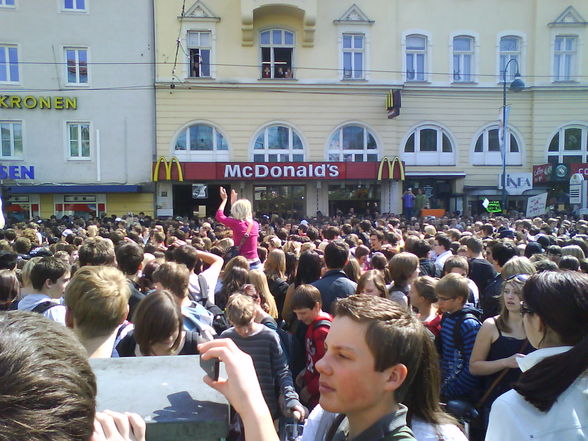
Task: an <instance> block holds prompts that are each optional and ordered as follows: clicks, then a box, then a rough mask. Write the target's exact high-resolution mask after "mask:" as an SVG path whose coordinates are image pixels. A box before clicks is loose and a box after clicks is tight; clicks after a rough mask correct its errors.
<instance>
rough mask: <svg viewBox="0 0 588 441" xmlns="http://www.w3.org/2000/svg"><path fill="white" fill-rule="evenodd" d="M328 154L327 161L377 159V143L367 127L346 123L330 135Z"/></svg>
mask: <svg viewBox="0 0 588 441" xmlns="http://www.w3.org/2000/svg"><path fill="white" fill-rule="evenodd" d="M328 155H329V161H353V162H365V161H377V160H378V143H377V142H376V138H375V137H374V135H373V134H372V133H371V132H370V131H369V130H368V129H367V128H365V127H362V126H358V125H353V124H348V125H345V126H343V127H340V128H338V129H337V130H335V133H333V134H332V135H331V138H330V139H329V154H328Z"/></svg>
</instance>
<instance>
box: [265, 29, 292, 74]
mask: <svg viewBox="0 0 588 441" xmlns="http://www.w3.org/2000/svg"><path fill="white" fill-rule="evenodd" d="M274 31H280V32H281V33H282V41H283V43H279V44H278V43H274V42H273V32H274ZM264 32H269V34H270V42H269V43H267V44H264V43H262V42H261V35H262V34H263V33H264ZM286 32H288V33H290V34H292V44H286V42H285V41H286ZM258 38H259V60H260V63H259V65H260V66H261V71H260V78H263V79H266V80H269V79H271V80H284V79H294V78H295V75H294V65H295V63H294V56H295V52H296V50H295V49H296V32H294V31H293V30H291V29H285V28H275V27H274V28H268V29H261V30H260V31H259V34H258ZM264 48H270V61H269V67H270V76H269V77H264V76H263V70H264V67H265V66H264V63H265V64H267V62H264V61H263V49H264ZM283 48H290V49H292V54H291V56H290V64H291V66H290V76H289V77H286V76H284V77H276V67H279V66H276V61H275V51H274V49H283ZM284 74H286V72H284Z"/></svg>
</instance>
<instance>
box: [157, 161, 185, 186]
mask: <svg viewBox="0 0 588 441" xmlns="http://www.w3.org/2000/svg"><path fill="white" fill-rule="evenodd" d="M161 164H163V166H164V167H165V179H166V180H167V181H171V179H172V175H171V174H172V167H173V165H174V164H175V165H176V168H177V170H178V181H179V182H183V181H184V173H183V172H182V164H180V161H179V160H178V158H176V157H175V156H173V157H172V158H170V159H169V160H168V159H166V158H165V156H161V157H160V158H159V159H158V160H157V162H156V163H155V166H154V167H153V182H157V181H159V166H160V165H161Z"/></svg>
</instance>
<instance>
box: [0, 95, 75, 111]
mask: <svg viewBox="0 0 588 441" xmlns="http://www.w3.org/2000/svg"><path fill="white" fill-rule="evenodd" d="M0 109H55V110H77V109H78V99H77V98H76V97H69V96H32V95H27V96H24V97H22V96H18V95H0Z"/></svg>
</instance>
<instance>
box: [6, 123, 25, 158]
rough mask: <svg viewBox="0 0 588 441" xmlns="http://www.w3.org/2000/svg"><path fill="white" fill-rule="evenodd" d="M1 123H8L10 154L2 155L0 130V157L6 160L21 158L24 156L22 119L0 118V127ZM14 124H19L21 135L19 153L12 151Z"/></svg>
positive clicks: (13, 145) (13, 146)
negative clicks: (20, 151)
mask: <svg viewBox="0 0 588 441" xmlns="http://www.w3.org/2000/svg"><path fill="white" fill-rule="evenodd" d="M2 124H9V125H10V151H11V153H12V154H11V155H9V156H4V155H3V149H2V147H3V146H2V142H3V140H2V133H1V131H0V159H2V160H3V161H4V160H7V161H10V160H21V159H23V157H24V145H25V139H24V138H25V134H24V121H22V120H8V119H2V120H0V128H1V125H2ZM15 125H20V136H21V140H20V142H21V150H22V153H21V154H20V155H16V154H15V153H14V148H15V137H14V126H15Z"/></svg>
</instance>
